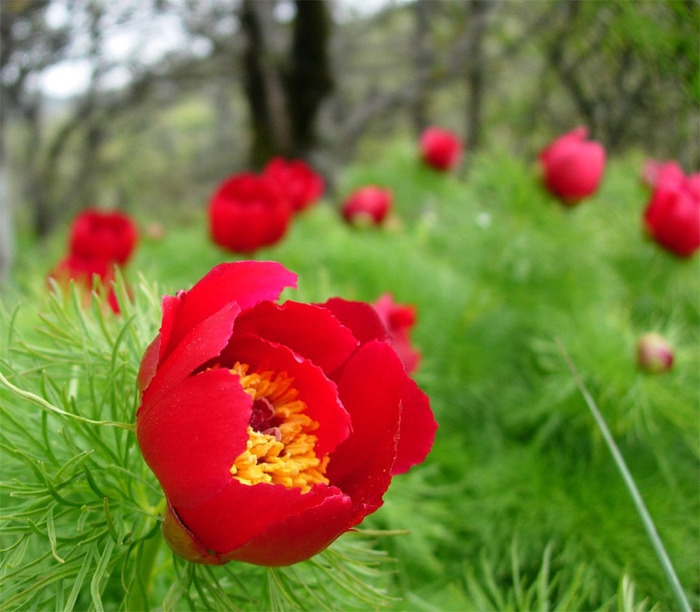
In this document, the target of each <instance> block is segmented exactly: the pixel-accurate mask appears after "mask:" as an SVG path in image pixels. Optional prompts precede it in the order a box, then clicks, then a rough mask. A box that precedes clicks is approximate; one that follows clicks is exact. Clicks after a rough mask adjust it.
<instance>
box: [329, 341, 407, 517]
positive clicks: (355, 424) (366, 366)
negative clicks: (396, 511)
mask: <svg viewBox="0 0 700 612" xmlns="http://www.w3.org/2000/svg"><path fill="white" fill-rule="evenodd" d="M406 378H407V377H406V374H405V372H404V369H403V364H402V363H401V360H400V359H399V358H398V356H397V355H396V353H395V352H394V350H393V349H392V348H391V347H390V346H389V345H388V344H386V343H384V342H379V341H372V342H369V343H367V344H365V345H363V346H361V347H360V348H359V349H358V350H357V352H356V353H355V354H354V355H353V356H352V357H351V358H350V360H349V361H348V363H347V365H346V366H345V368H344V369H343V372H342V374H341V375H340V379H339V380H338V393H339V395H340V399H341V401H342V402H343V405H344V406H345V408H346V409H347V411H348V412H349V413H350V417H351V418H352V429H353V432H352V435H351V436H350V437H349V438H348V439H347V440H346V441H345V442H343V443H342V444H341V445H340V446H339V447H338V448H337V450H336V451H335V452H334V453H332V454H331V459H330V462H329V464H328V470H327V471H326V476H327V477H328V478H329V480H330V481H331V483H332V484H333V485H335V486H337V487H339V488H340V489H341V490H342V491H343V492H344V493H347V494H348V495H349V496H350V497H351V498H352V500H353V503H354V504H356V505H357V504H369V505H370V506H371V507H372V508H371V509H367V512H369V511H371V510H373V509H376V508H378V507H379V506H381V504H382V495H383V494H384V492H385V491H386V489H387V487H388V486H389V483H390V482H391V469H392V466H393V465H394V460H395V458H396V447H397V444H398V434H399V419H400V409H401V394H402V391H403V387H404V384H405V379H406Z"/></svg>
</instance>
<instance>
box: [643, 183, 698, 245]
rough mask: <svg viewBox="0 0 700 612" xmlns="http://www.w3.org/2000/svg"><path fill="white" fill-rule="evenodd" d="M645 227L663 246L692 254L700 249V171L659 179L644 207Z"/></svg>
mask: <svg viewBox="0 0 700 612" xmlns="http://www.w3.org/2000/svg"><path fill="white" fill-rule="evenodd" d="M643 221H644V228H645V230H646V232H647V234H648V235H649V236H651V238H653V239H654V240H655V241H656V242H657V243H658V244H659V245H660V246H662V247H663V248H665V249H666V250H668V251H670V252H671V253H673V254H675V255H677V256H678V257H690V256H691V255H692V254H693V253H695V251H697V250H698V248H700V174H697V173H696V174H692V175H690V176H685V175H682V176H680V177H678V175H677V174H676V173H674V174H673V175H668V176H666V177H665V178H663V179H662V180H657V181H656V183H655V186H654V189H653V191H652V194H651V197H650V199H649V202H648V203H647V206H646V209H645V210H644V217H643Z"/></svg>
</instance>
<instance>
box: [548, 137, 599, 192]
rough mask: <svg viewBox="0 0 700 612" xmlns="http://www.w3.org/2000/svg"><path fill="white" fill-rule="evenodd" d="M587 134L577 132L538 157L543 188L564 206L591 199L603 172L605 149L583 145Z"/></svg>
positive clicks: (551, 145) (552, 144) (589, 144)
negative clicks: (587, 198) (589, 197)
mask: <svg viewBox="0 0 700 612" xmlns="http://www.w3.org/2000/svg"><path fill="white" fill-rule="evenodd" d="M587 135H588V130H587V129H586V128H585V127H580V128H577V129H575V130H573V131H571V132H568V133H566V134H564V135H563V136H560V137H559V138H557V139H556V140H555V141H554V142H553V143H551V144H550V145H549V146H548V147H546V148H545V149H544V150H543V151H542V152H541V153H540V155H539V161H540V166H541V169H542V173H543V180H544V184H545V187H546V188H547V189H548V190H549V192H550V193H551V194H552V195H554V196H555V197H557V198H559V199H560V200H561V201H562V202H563V203H564V204H567V205H574V204H578V203H579V202H580V201H581V200H582V199H584V198H586V197H588V196H591V195H593V194H594V193H595V192H596V191H597V189H598V186H599V185H600V181H601V179H602V177H603V170H604V168H605V149H604V148H603V146H602V145H601V144H600V143H598V142H595V141H586V140H585V138H586V136H587Z"/></svg>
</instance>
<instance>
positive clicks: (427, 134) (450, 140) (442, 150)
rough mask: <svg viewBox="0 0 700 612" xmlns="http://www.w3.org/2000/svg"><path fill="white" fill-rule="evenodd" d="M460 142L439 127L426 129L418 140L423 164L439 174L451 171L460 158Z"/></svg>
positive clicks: (461, 147)
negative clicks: (439, 172)
mask: <svg viewBox="0 0 700 612" xmlns="http://www.w3.org/2000/svg"><path fill="white" fill-rule="evenodd" d="M462 149H463V145H462V141H461V139H460V138H459V137H458V136H457V135H456V134H455V133H454V132H451V131H449V130H444V129H442V128H439V127H435V126H432V127H429V128H426V129H425V130H424V131H423V133H422V134H421V138H420V152H421V159H422V160H423V162H425V163H426V164H428V165H429V166H431V167H432V168H434V169H435V170H439V171H441V172H446V171H448V170H452V169H453V168H455V167H456V166H457V165H458V164H459V161H460V159H461V158H462Z"/></svg>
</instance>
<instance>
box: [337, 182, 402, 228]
mask: <svg viewBox="0 0 700 612" xmlns="http://www.w3.org/2000/svg"><path fill="white" fill-rule="evenodd" d="M393 200H394V194H393V193H392V192H391V190H390V189H385V188H383V187H378V186H376V185H365V186H364V187H359V188H358V189H356V190H355V191H353V192H352V193H351V194H350V195H349V196H348V197H347V198H346V199H345V201H344V202H343V206H342V209H341V214H342V215H343V219H345V220H346V221H347V222H348V223H352V224H353V225H381V224H382V223H383V222H384V219H386V217H387V215H388V214H389V212H390V211H391V208H392V206H393Z"/></svg>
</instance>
